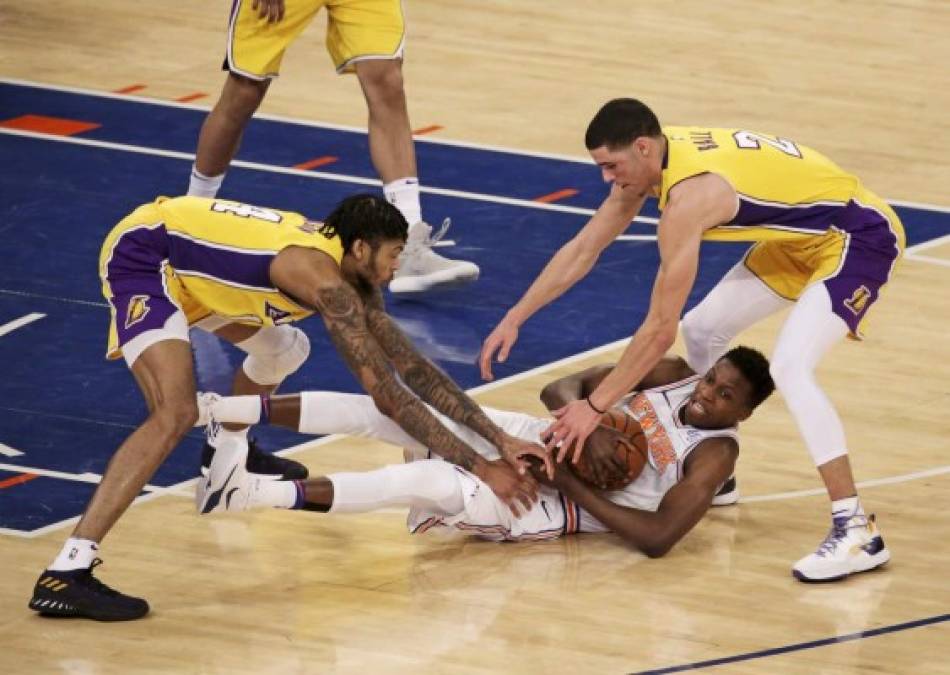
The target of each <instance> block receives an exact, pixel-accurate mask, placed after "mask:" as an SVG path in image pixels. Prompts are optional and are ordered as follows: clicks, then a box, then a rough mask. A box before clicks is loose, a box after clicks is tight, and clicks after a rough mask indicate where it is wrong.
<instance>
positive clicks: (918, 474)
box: [739, 465, 950, 504]
mask: <svg viewBox="0 0 950 675" xmlns="http://www.w3.org/2000/svg"><path fill="white" fill-rule="evenodd" d="M945 473H950V465H948V466H938V467H934V468H933V469H926V470H924V471H915V472H914V473H905V474H901V475H900V476H888V477H887V478H874V479H872V480H863V481H861V482H859V483H856V484H855V485H857V487H859V488H868V487H877V486H879V485H894V484H896V483H907V482H908V481H912V480H917V479H918V478H929V477H931V476H941V475H943V474H945ZM824 494H827V492H826V491H825V489H824V488H815V489H813V490H795V491H794V492H776V493H775V494H771V495H753V496H752V497H742V498H740V499H739V503H740V504H749V503H753V502H775V501H780V500H783V499H795V498H797V497H815V496H818V495H824Z"/></svg>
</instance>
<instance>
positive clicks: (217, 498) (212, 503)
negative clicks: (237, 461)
mask: <svg viewBox="0 0 950 675" xmlns="http://www.w3.org/2000/svg"><path fill="white" fill-rule="evenodd" d="M237 468H238V467H237V465H235V466H233V467H231V473H229V474H228V478H227V480H225V481H224V484H223V485H222V486H221V487H220V488H219V489H217V490H215V491H214V492H212V493H211V494H210V495H209V496H208V499H207V501H205V505H204V508H202V509H201V513H203V514H204V513H211V512H212V511H214V510H215V509H216V508H217V506H218V504H219V503H220V502H221V495H222V494H224V491H225V489H226V488H227V487H228V483H230V482H231V478H233V477H234V472H235V471H237ZM208 480H209V482H210V480H211V479H210V478H209V479H208ZM234 489H235V490H236V489H237V488H234Z"/></svg>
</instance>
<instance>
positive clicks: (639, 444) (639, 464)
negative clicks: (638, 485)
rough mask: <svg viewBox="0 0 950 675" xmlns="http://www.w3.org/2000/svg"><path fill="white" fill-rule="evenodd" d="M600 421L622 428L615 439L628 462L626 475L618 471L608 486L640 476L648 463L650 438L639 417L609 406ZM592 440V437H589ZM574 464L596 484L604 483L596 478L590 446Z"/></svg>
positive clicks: (621, 457)
mask: <svg viewBox="0 0 950 675" xmlns="http://www.w3.org/2000/svg"><path fill="white" fill-rule="evenodd" d="M600 425H601V426H603V427H607V428H608V429H613V430H615V431H617V432H618V434H617V435H616V437H615V440H614V448H615V453H616V456H617V458H618V459H619V460H620V461H621V462H623V463H624V464H625V465H626V466H627V472H626V473H625V474H624V475H623V476H619V475H615V476H614V477H613V478H612V479H609V480H607V482H606V486H605V487H604V489H606V490H619V489H621V488H623V487H626V486H627V485H629V484H630V483H632V482H633V481H634V480H636V478H637V476H639V475H640V472H642V471H643V467H644V466H645V465H646V463H647V452H648V444H647V438H646V436H645V435H644V433H643V430H642V429H641V428H640V424H639V423H638V422H637V420H635V419H634V418H633V417H630V416H629V415H626V414H624V413H623V412H621V411H619V410H608V411H607V412H606V413H604V414H603V416H602V418H601V421H600ZM592 436H593V435H592ZM589 442H590V439H588V443H589ZM573 468H574V473H576V474H577V475H578V476H579V477H580V478H583V479H584V480H585V481H587V482H588V483H589V484H591V485H593V486H594V487H601V486H599V485H597V483H596V482H595V481H594V474H593V472H592V471H591V469H590V465H589V464H588V463H587V449H586V448H585V450H584V452H583V453H582V454H581V458H580V460H579V461H578V462H577V464H574V465H573Z"/></svg>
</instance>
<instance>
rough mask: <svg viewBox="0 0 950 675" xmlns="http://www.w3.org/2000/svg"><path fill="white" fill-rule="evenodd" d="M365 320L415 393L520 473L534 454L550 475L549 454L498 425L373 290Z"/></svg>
mask: <svg viewBox="0 0 950 675" xmlns="http://www.w3.org/2000/svg"><path fill="white" fill-rule="evenodd" d="M366 320H367V324H368V326H369V330H370V332H371V333H372V334H373V336H374V337H375V338H376V340H377V341H378V342H379V345H380V347H382V349H383V351H385V352H386V355H387V356H388V357H389V359H390V361H391V362H392V364H393V366H395V368H396V371H397V372H398V373H399V376H400V377H401V378H402V380H403V382H405V384H406V386H407V387H409V388H410V389H411V390H412V391H413V392H415V394H416V395H417V396H418V397H419V398H421V399H422V400H423V401H425V402H426V403H428V404H429V405H431V406H432V407H433V408H435V409H436V410H438V411H439V412H440V413H442V414H443V415H445V416H446V417H448V418H449V419H451V420H453V421H455V422H458V423H459V424H463V425H465V426H466V427H468V428H469V429H471V430H472V431H474V432H475V433H477V434H478V435H479V436H481V437H482V438H484V439H485V440H487V441H488V442H489V443H491V444H492V445H494V446H495V447H496V448H498V450H499V452H500V453H501V455H502V456H503V457H504V458H505V459H507V460H508V461H509V462H510V463H511V464H512V465H513V466H515V467H517V468H518V469H519V470H520V471H521V472H522V473H524V472H525V471H526V469H527V466H526V465H525V464H524V461H523V460H522V459H519V458H520V457H522V456H525V455H533V456H535V457H537V458H539V459H541V460H542V461H543V462H544V463H545V466H546V468H547V471H548V474H549V475H553V472H554V468H553V466H552V465H551V458H550V454H549V453H548V452H547V451H546V450H545V449H544V448H543V447H542V446H540V445H538V444H537V443H529V442H527V441H524V440H521V439H519V438H515V437H514V436H511V435H509V434H507V433H505V432H504V431H502V429H501V428H499V427H498V425H496V424H495V423H494V422H492V421H491V420H490V419H489V418H488V416H487V415H486V414H485V413H484V412H483V411H482V409H481V407H479V405H478V404H477V403H476V402H475V401H474V400H472V398H471V397H470V396H469V395H468V394H466V393H465V392H464V391H462V389H461V388H460V387H459V386H458V385H457V384H456V383H455V382H454V381H453V380H452V378H450V377H449V376H448V375H446V374H445V373H444V372H443V371H442V370H441V369H440V368H439V367H438V366H436V365H435V364H434V363H433V362H432V361H430V360H429V359H427V358H426V357H425V356H423V355H422V354H420V353H419V350H417V349H416V347H415V346H414V345H413V344H412V342H411V341H410V340H409V338H407V337H406V335H405V333H403V332H402V330H400V329H399V326H397V325H396V324H395V322H394V321H393V320H392V317H390V316H389V315H388V314H387V313H386V310H385V307H384V306H383V299H382V294H380V293H378V292H377V293H374V294H373V295H372V296H371V297H370V298H369V299H367V302H366Z"/></svg>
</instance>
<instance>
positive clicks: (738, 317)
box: [680, 261, 790, 374]
mask: <svg viewBox="0 0 950 675" xmlns="http://www.w3.org/2000/svg"><path fill="white" fill-rule="evenodd" d="M789 304H790V303H789V301H788V300H785V299H784V298H780V297H779V296H778V295H776V294H775V293H774V292H773V291H772V290H771V289H769V287H768V286H766V285H765V284H764V283H762V281H761V280H760V279H759V278H758V277H756V276H755V275H754V274H752V272H750V271H749V269H748V268H747V267H746V266H745V263H743V262H741V261H740V262H739V263H737V264H736V265H735V266H734V267H733V268H732V269H731V270H729V272H728V273H726V276H724V277H723V278H722V280H721V281H720V282H719V283H718V284H716V286H715V288H713V289H712V290H711V291H709V294H708V295H707V296H706V297H705V298H703V300H702V302H700V303H699V304H698V305H696V306H695V307H694V308H693V309H691V310H690V311H689V312H688V313H687V314H686V316H684V317H683V321H682V324H681V325H680V327H681V329H682V331H683V340H684V342H685V343H686V362H687V363H688V364H689V366H690V368H692V369H693V370H695V371H696V372H697V373H700V374H703V373H705V372H706V371H707V370H709V369H710V368H712V365H713V364H714V363H715V362H716V361H718V360H719V358H720V357H721V356H722V355H723V354H725V353H726V351H727V350H728V349H729V343H730V342H732V339H733V338H734V337H735V336H736V335H738V334H739V333H741V332H742V331H744V330H745V329H746V328H748V327H749V326H751V325H752V324H754V323H757V322H758V321H761V320H762V319H764V318H765V317H767V316H769V315H770V314H774V313H775V312H777V311H778V310H780V309H783V308H784V307H787V306H788V305H789Z"/></svg>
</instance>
